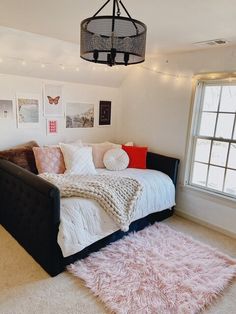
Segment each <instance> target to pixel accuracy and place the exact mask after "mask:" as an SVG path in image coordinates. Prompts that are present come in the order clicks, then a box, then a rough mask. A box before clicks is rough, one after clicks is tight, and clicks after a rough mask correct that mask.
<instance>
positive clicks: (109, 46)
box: [80, 0, 147, 66]
mask: <svg viewBox="0 0 236 314" xmlns="http://www.w3.org/2000/svg"><path fill="white" fill-rule="evenodd" d="M109 2H111V0H108V1H106V3H105V4H104V5H103V6H102V7H101V8H100V9H99V10H98V11H97V12H96V13H95V14H94V16H93V17H89V18H87V19H85V20H83V21H82V22H81V40H80V56H81V58H83V59H84V60H87V61H89V62H95V63H102V64H107V65H109V66H113V65H130V64H136V63H141V62H143V61H144V60H145V49H146V33H147V27H146V25H145V24H144V23H142V22H140V21H138V20H135V19H133V18H132V17H131V16H130V14H129V12H128V11H127V9H126V8H125V6H124V4H123V3H122V1H120V0H113V8H112V15H98V14H99V13H100V12H101V11H102V10H103V9H104V7H105V6H107V5H108V4H109ZM121 8H122V9H123V10H124V13H125V14H126V15H127V16H121Z"/></svg>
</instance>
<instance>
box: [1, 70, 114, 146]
mask: <svg viewBox="0 0 236 314" xmlns="http://www.w3.org/2000/svg"><path fill="white" fill-rule="evenodd" d="M44 83H50V84H59V85H62V86H63V99H64V103H66V102H81V103H93V104H94V105H95V127H94V128H90V129H66V128H65V117H62V118H60V119H59V134H58V135H56V136H52V135H51V136H50V135H49V136H47V135H46V120H45V117H44V116H43V106H41V113H40V120H41V123H40V127H39V128H37V129H19V128H17V123H16V119H15V118H14V120H8V119H7V120H4V119H0V149H5V148H8V147H10V146H12V145H15V144H20V143H24V142H25V141H28V140H32V139H34V140H36V141H38V143H39V144H46V143H57V142H59V141H73V140H75V139H82V140H84V141H96V142H100V141H104V140H114V139H115V134H116V128H117V119H116V118H117V114H116V112H117V111H118V110H119V97H118V96H119V90H118V89H117V88H109V87H101V86H92V85H83V84H76V83H66V82H56V81H46V80H41V79H36V78H28V77H22V76H14V75H5V74H1V75H0V99H13V100H15V97H16V93H30V94H32V93H39V94H40V95H42V87H43V84H44ZM100 100H111V101H112V126H109V127H108V126H106V127H99V126H98V108H99V101H100ZM14 111H16V104H15V101H14ZM14 116H15V114H14Z"/></svg>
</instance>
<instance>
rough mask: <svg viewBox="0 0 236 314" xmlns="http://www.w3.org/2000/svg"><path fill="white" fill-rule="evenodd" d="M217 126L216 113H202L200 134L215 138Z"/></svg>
mask: <svg viewBox="0 0 236 314" xmlns="http://www.w3.org/2000/svg"><path fill="white" fill-rule="evenodd" d="M215 124H216V113H206V112H203V113H202V119H201V124H200V130H199V134H200V135H203V136H213V135H214V130H215Z"/></svg>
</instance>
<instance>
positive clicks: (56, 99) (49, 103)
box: [44, 84, 64, 117]
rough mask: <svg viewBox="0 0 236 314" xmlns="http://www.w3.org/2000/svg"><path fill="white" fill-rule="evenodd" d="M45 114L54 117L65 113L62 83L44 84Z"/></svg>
mask: <svg viewBox="0 0 236 314" xmlns="http://www.w3.org/2000/svg"><path fill="white" fill-rule="evenodd" d="M44 115H45V116H54V117H56V116H58V117H59V116H63V115H64V106H63V101H62V86H61V85H49V84H46V85H44Z"/></svg>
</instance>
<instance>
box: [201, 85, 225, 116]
mask: <svg viewBox="0 0 236 314" xmlns="http://www.w3.org/2000/svg"><path fill="white" fill-rule="evenodd" d="M220 89H221V87H220V86H206V88H205V94H204V101H203V111H217V109H218V105H219V97H220Z"/></svg>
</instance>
